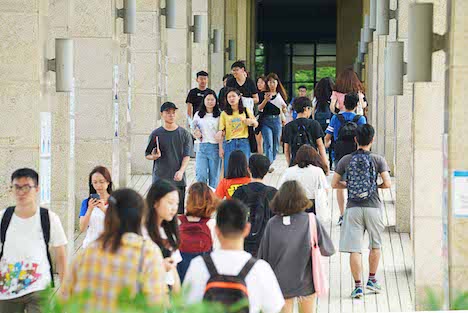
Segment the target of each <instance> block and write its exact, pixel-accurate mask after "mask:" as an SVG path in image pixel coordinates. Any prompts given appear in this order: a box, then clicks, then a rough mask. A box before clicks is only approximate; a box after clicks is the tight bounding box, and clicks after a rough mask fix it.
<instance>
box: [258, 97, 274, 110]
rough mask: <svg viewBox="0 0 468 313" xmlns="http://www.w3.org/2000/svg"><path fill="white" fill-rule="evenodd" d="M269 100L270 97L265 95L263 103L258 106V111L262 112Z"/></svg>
mask: <svg viewBox="0 0 468 313" xmlns="http://www.w3.org/2000/svg"><path fill="white" fill-rule="evenodd" d="M268 95H269V94H268ZM270 99H271V96H270V97H269V96H267V94H265V98H263V101H262V102H261V103H260V104H259V105H258V110H259V111H262V110H263V109H264V108H265V106H266V104H267V103H268V101H269V100H270Z"/></svg>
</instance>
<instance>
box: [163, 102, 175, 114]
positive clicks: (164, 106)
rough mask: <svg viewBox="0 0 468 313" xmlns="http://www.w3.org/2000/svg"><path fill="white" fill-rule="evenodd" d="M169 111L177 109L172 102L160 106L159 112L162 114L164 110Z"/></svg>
mask: <svg viewBox="0 0 468 313" xmlns="http://www.w3.org/2000/svg"><path fill="white" fill-rule="evenodd" d="M169 109H175V110H177V107H176V105H175V104H174V103H172V102H169V101H168V102H164V103H163V104H162V105H161V112H164V111H166V110H169Z"/></svg>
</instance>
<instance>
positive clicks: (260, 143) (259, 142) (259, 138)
mask: <svg viewBox="0 0 468 313" xmlns="http://www.w3.org/2000/svg"><path fill="white" fill-rule="evenodd" d="M255 139H257V153H259V154H263V137H262V133H258V135H255Z"/></svg>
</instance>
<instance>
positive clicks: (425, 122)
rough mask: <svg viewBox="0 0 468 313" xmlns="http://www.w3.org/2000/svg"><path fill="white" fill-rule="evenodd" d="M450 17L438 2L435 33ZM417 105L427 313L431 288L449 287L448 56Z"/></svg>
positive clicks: (417, 93) (421, 283)
mask: <svg viewBox="0 0 468 313" xmlns="http://www.w3.org/2000/svg"><path fill="white" fill-rule="evenodd" d="M446 12H447V9H446V1H445V0H439V1H434V32H436V33H439V34H443V33H445V30H446V16H447V14H446ZM409 18H411V17H409ZM413 101H414V102H413V105H414V111H413V169H414V172H413V173H414V181H413V207H414V219H413V233H414V236H413V239H414V240H413V249H414V265H415V266H414V270H415V281H416V309H421V308H422V304H424V301H426V298H427V295H426V288H427V287H429V288H431V289H433V290H434V291H435V292H436V293H438V294H442V286H443V256H442V250H441V243H440V242H441V239H442V205H443V175H444V172H443V170H444V167H443V145H442V142H443V132H444V115H443V114H442V112H444V104H445V53H444V52H442V51H439V52H436V53H434V54H433V59H432V82H429V83H415V84H414V99H413Z"/></svg>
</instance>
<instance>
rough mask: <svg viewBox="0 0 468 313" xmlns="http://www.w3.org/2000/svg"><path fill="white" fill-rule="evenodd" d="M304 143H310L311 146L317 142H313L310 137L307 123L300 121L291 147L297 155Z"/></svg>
mask: <svg viewBox="0 0 468 313" xmlns="http://www.w3.org/2000/svg"><path fill="white" fill-rule="evenodd" d="M303 145H309V146H312V147H315V144H314V143H313V142H312V139H311V138H310V135H309V133H308V132H307V128H306V125H304V124H299V123H298V124H297V133H296V135H295V136H294V138H293V143H292V147H291V148H292V152H293V155H296V152H297V151H298V150H299V148H300V147H301V146H303Z"/></svg>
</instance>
